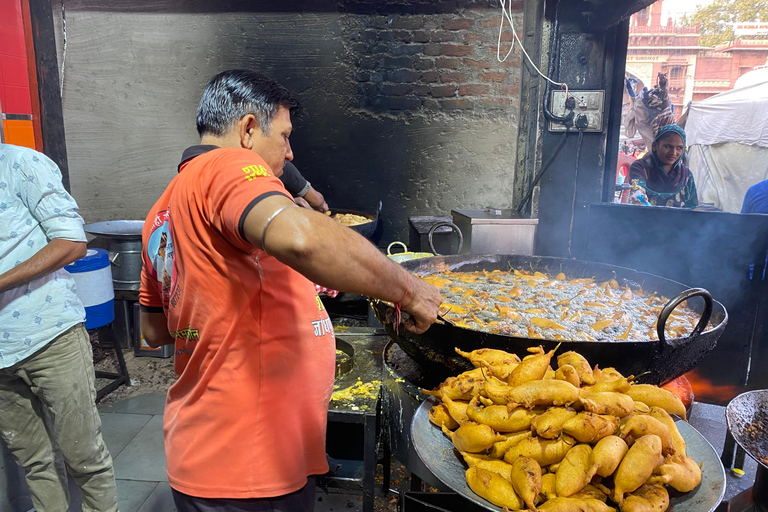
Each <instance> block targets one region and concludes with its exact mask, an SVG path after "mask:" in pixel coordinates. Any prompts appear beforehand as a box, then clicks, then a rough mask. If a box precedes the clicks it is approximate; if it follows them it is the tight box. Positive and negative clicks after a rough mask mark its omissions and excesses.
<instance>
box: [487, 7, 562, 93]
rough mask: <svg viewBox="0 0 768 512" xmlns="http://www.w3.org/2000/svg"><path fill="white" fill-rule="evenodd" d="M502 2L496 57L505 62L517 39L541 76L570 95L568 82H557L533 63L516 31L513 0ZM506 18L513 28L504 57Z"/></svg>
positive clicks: (524, 53)
mask: <svg viewBox="0 0 768 512" xmlns="http://www.w3.org/2000/svg"><path fill="white" fill-rule="evenodd" d="M499 2H500V3H501V25H500V26H499V41H498V44H497V45H496V59H498V61H499V62H504V61H505V60H507V58H508V57H509V55H510V54H511V53H512V50H513V49H514V48H515V41H517V44H519V45H520V51H521V52H523V55H525V58H526V59H528V62H529V63H530V65H531V66H532V67H533V69H535V70H536V72H537V73H538V74H539V76H541V78H543V79H545V80H547V81H548V82H549V83H551V84H552V85H557V86H559V87H560V88H562V89H564V90H565V97H566V98H567V97H568V84H566V83H565V82H555V81H554V80H552V79H551V78H549V77H548V76H547V75H545V74H544V73H542V72H541V71H540V70H539V68H538V66H536V64H534V63H533V60H532V59H531V57H530V56H529V55H528V52H526V51H525V47H524V46H523V43H522V41H520V38H519V37H517V32H516V31H515V22H514V21H513V20H512V0H499ZM507 4H508V5H509V12H507ZM504 18H506V19H507V20H508V21H509V26H510V28H511V29H512V38H513V41H512V44H511V45H510V47H509V51H508V52H507V54H506V55H505V56H504V58H503V59H502V58H501V34H502V33H503V32H504Z"/></svg>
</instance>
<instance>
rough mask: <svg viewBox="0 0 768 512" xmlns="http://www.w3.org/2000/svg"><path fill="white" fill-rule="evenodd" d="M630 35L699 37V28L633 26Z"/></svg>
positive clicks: (630, 28)
mask: <svg viewBox="0 0 768 512" xmlns="http://www.w3.org/2000/svg"><path fill="white" fill-rule="evenodd" d="M629 33H630V34H632V35H638V34H670V35H672V34H692V35H698V34H699V33H700V32H699V28H698V27H677V26H669V25H660V26H658V27H644V26H631V27H629Z"/></svg>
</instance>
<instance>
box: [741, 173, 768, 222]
mask: <svg viewBox="0 0 768 512" xmlns="http://www.w3.org/2000/svg"><path fill="white" fill-rule="evenodd" d="M741 213H766V214H768V180H765V181H761V182H760V183H757V184H755V185H752V186H751V187H749V190H747V193H746V194H745V195H744V203H743V204H742V205H741Z"/></svg>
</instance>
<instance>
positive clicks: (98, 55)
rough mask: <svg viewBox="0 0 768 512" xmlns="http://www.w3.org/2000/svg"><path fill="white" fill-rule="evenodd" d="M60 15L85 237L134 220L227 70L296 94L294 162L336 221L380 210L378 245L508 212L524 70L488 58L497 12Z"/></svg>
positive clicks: (70, 146)
mask: <svg viewBox="0 0 768 512" xmlns="http://www.w3.org/2000/svg"><path fill="white" fill-rule="evenodd" d="M513 11H514V17H515V22H516V25H517V26H519V27H520V28H521V27H522V21H523V20H522V14H521V12H522V2H517V3H513ZM64 13H65V14H64V17H65V19H66V42H67V43H66V44H67V46H66V56H64V53H63V46H64V32H63V26H64V24H63V23H62V11H61V2H60V1H59V2H57V1H55V0H54V2H53V14H54V19H55V20H57V42H58V48H59V63H60V65H61V64H62V63H63V67H64V73H63V77H64V87H63V107H64V120H65V128H66V137H67V150H68V155H69V168H70V176H71V182H72V192H73V195H74V197H75V199H76V200H77V201H78V203H79V205H80V207H81V212H82V214H83V216H84V217H85V219H86V221H87V222H92V221H99V220H112V219H143V218H144V216H145V215H146V214H147V211H148V209H149V208H150V206H151V205H152V204H153V202H154V201H155V200H156V199H157V197H158V196H159V195H160V193H161V192H162V190H163V189H164V187H165V186H166V185H167V184H168V182H169V181H170V180H171V179H172V178H173V176H174V175H175V173H176V165H177V163H178V161H179V157H180V155H181V152H182V151H183V150H184V148H186V147H187V146H189V145H192V144H195V143H197V141H198V137H197V134H196V131H195V110H196V108H197V104H198V101H199V99H200V95H201V93H202V90H203V88H204V86H205V84H206V82H207V81H208V80H209V79H210V77H212V76H213V75H214V74H216V73H218V72H220V71H223V70H225V69H231V68H249V69H254V70H257V71H259V72H262V73H264V74H266V75H268V76H271V77H273V78H275V79H277V80H278V81H280V82H281V83H282V84H284V85H285V86H287V87H288V88H290V89H292V90H293V91H295V92H296V93H298V95H299V96H300V97H301V99H302V100H303V102H304V104H305V106H306V109H307V112H308V115H307V116H305V118H303V119H301V120H298V121H297V122H295V123H294V124H295V129H294V135H293V136H292V137H291V142H292V146H293V150H294V154H295V160H294V163H295V164H296V165H297V167H298V168H299V169H300V170H302V172H303V173H304V174H305V176H306V177H307V178H308V179H309V180H310V181H311V182H312V183H313V184H314V185H315V187H316V188H317V189H318V190H320V191H321V192H322V193H323V194H324V195H325V197H326V198H327V200H328V203H329V204H330V205H331V207H337V208H347V209H358V210H368V211H374V209H375V206H376V204H377V203H378V201H379V200H380V199H381V200H383V203H384V210H383V212H382V217H383V219H384V230H383V234H382V239H381V242H382V243H385V242H389V241H391V240H394V239H397V238H399V239H401V240H405V239H406V237H407V217H408V216H411V215H425V214H431V215H434V214H448V213H449V212H450V210H451V208H478V207H485V206H489V205H493V206H496V207H510V206H512V203H513V201H512V190H513V181H514V162H515V158H516V155H515V148H516V144H517V140H516V139H517V135H518V121H517V119H518V113H519V75H520V60H521V57H520V51H519V48H516V49H515V51H514V52H513V54H512V55H510V56H509V59H508V60H507V61H506V62H504V63H499V62H498V61H497V59H496V45H497V40H498V27H499V22H500V19H501V11H500V8H499V4H498V2H497V1H496V0H482V1H480V0H453V1H429V0H400V1H398V2H392V1H382V0H375V1H374V0H338V1H317V2H309V1H303V2H302V1H297V2H285V1H282V2H276V1H263V2H235V1H230V0H225V1H219V2H204V1H202V0H194V1H182V0H159V1H148V0H139V1H135V0H131V1H128V0H114V1H110V2H101V1H97V0H66V1H65V2H64ZM518 30H519V28H518ZM511 35H512V34H511V32H510V30H509V29H508V28H507V29H506V30H505V32H504V34H503V37H502V50H503V53H502V55H503V54H504V53H506V50H507V48H508V47H509V41H511ZM62 61H63V62H62Z"/></svg>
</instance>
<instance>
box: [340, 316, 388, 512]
mask: <svg viewBox="0 0 768 512" xmlns="http://www.w3.org/2000/svg"><path fill="white" fill-rule="evenodd" d="M349 330H355V329H354V328H351V329H349ZM361 331H362V332H358V333H354V334H353V333H352V332H346V333H343V334H342V333H340V332H337V336H338V337H339V339H342V338H343V341H345V342H347V343H349V344H350V345H352V347H354V349H355V362H354V365H353V367H352V370H351V371H350V372H349V373H347V374H346V375H343V376H341V377H339V378H337V380H336V386H338V388H339V389H345V388H348V387H350V386H353V385H355V383H356V382H358V380H360V381H362V382H372V381H381V378H382V377H381V372H382V363H381V353H382V349H383V348H384V345H385V344H386V342H387V341H388V337H387V336H386V335H381V334H378V335H376V334H374V333H375V331H373V330H371V329H365V328H363V329H361ZM380 418H381V400H380V389H379V387H377V388H376V389H373V390H371V392H370V393H368V394H360V395H354V397H353V398H351V399H350V400H344V401H331V403H330V405H329V408H328V431H329V434H328V438H329V441H328V443H329V444H332V443H333V441H338V439H335V438H336V436H334V435H333V434H332V432H333V430H334V429H340V430H344V431H345V432H346V431H347V430H346V429H345V428H344V425H343V424H357V425H360V427H361V428H362V449H361V450H360V451H358V452H357V453H358V454H361V455H362V465H360V459H359V458H357V457H355V458H354V460H351V457H350V460H344V461H342V460H339V462H342V463H343V464H344V465H346V466H347V467H345V468H343V469H342V471H340V472H338V473H337V474H335V475H334V476H332V477H331V478H330V482H331V483H335V484H338V485H340V486H343V487H352V488H356V489H362V492H363V512H373V508H374V486H375V476H376V465H377V464H378V463H379V462H380V461H379V458H378V450H377V442H378V440H379V430H380V428H379V427H380V425H379V422H380ZM358 432H359V430H358ZM358 439H359V438H358ZM344 442H346V443H347V444H348V443H349V440H348V439H347V440H346V441H344ZM342 444H343V443H342ZM381 462H382V464H383V468H384V485H383V492H384V493H386V492H388V491H389V480H390V468H389V463H390V453H389V449H388V448H386V447H385V448H384V460H383V461H381ZM350 468H352V472H351V473H350Z"/></svg>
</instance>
